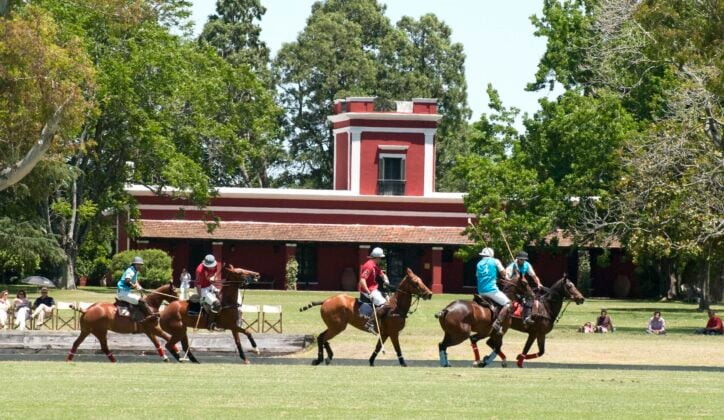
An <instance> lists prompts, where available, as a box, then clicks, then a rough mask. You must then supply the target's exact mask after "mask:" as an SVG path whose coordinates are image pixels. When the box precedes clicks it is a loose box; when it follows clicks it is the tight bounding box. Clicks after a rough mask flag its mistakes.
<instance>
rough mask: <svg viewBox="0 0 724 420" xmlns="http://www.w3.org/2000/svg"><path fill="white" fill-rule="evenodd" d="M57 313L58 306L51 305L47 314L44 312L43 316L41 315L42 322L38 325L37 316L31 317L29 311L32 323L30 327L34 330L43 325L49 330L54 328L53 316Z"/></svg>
mask: <svg viewBox="0 0 724 420" xmlns="http://www.w3.org/2000/svg"><path fill="white" fill-rule="evenodd" d="M57 315H58V306H57V305H53V307H52V308H50V313H49V314H47V313H46V314H45V316H44V317H43V323H42V324H41V325H38V317H33V315H32V312H31V314H30V316H31V318H32V322H31V324H30V325H32V328H33V329H34V330H36V329H37V330H39V329H42V328H43V327H46V328H47V329H49V330H54V329H55V317H56V316H57ZM38 316H40V315H38Z"/></svg>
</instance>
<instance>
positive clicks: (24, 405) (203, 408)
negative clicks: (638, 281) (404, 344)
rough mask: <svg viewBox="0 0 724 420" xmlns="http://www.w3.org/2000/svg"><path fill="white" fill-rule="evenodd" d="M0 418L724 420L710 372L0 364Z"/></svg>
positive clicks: (722, 391) (716, 380)
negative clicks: (1, 378) (1, 383)
mask: <svg viewBox="0 0 724 420" xmlns="http://www.w3.org/2000/svg"><path fill="white" fill-rule="evenodd" d="M0 366H2V370H3V373H4V375H5V377H6V378H8V380H11V379H10V378H20V377H22V378H23V380H22V381H15V380H13V382H12V384H13V385H12V386H5V387H2V388H0V410H2V411H0V412H2V417H3V418H27V416H29V415H31V413H43V416H47V417H53V418H108V417H110V418H121V417H125V418H242V417H243V418H249V417H251V418H277V417H315V418H370V417H372V418H427V419H434V418H474V417H475V418H479V417H496V418H561V417H564V418H605V419H611V418H647V419H648V418H683V417H685V418H691V417H712V418H723V417H724V403H722V401H724V379H723V376H724V375H722V374H721V373H717V372H667V371H623V370H596V369H590V370H577V369H442V368H414V367H412V368H408V369H402V368H396V367H395V368H393V367H386V368H374V369H371V368H365V367H349V366H345V367H342V366H324V367H316V368H315V367H311V366H269V365H265V366H262V365H257V366H253V365H252V366H243V365H229V364H220V365H209V364H206V365H196V366H192V365H178V364H158V363H128V364H120V363H119V364H116V365H111V364H109V363H70V364H66V363H52V362H32V363H31V362H10V363H2V364H0Z"/></svg>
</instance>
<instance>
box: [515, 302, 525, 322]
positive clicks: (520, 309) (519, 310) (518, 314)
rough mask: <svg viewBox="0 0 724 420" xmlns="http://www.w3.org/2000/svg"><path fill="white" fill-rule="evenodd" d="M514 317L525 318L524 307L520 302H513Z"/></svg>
mask: <svg viewBox="0 0 724 420" xmlns="http://www.w3.org/2000/svg"><path fill="white" fill-rule="evenodd" d="M513 317H514V318H522V317H523V305H521V304H520V303H519V302H517V301H514V302H513Z"/></svg>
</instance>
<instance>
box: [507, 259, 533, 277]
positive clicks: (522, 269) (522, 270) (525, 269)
mask: <svg viewBox="0 0 724 420" xmlns="http://www.w3.org/2000/svg"><path fill="white" fill-rule="evenodd" d="M508 270H509V271H510V272H511V273H515V272H516V270H517V271H518V272H519V273H520V275H521V276H525V275H526V274H528V271H530V263H529V262H528V261H523V265H522V266H520V265H518V266H516V264H515V261H513V262H512V263H510V265H509V266H508Z"/></svg>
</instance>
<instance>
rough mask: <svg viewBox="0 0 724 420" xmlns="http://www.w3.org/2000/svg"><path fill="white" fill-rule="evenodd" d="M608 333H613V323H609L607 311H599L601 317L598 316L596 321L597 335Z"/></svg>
mask: <svg viewBox="0 0 724 420" xmlns="http://www.w3.org/2000/svg"><path fill="white" fill-rule="evenodd" d="M609 331H611V332H612V331H613V322H611V317H610V316H608V310H606V309H605V308H604V309H601V316H599V317H598V318H597V319H596V330H595V332H597V333H607V332H609Z"/></svg>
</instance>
